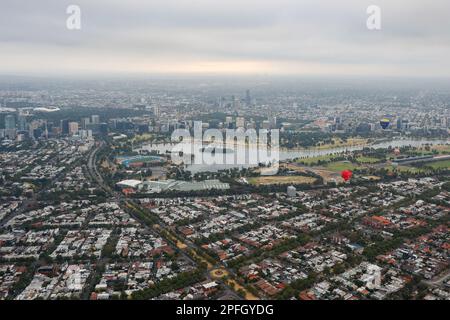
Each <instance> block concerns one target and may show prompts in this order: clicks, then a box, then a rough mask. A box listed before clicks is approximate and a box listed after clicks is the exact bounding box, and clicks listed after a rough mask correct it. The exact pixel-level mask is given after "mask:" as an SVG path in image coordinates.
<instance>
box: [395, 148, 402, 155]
mask: <svg viewBox="0 0 450 320" xmlns="http://www.w3.org/2000/svg"><path fill="white" fill-rule="evenodd" d="M394 154H395V155H396V156H399V155H400V154H401V151H400V149H399V148H395V149H394Z"/></svg>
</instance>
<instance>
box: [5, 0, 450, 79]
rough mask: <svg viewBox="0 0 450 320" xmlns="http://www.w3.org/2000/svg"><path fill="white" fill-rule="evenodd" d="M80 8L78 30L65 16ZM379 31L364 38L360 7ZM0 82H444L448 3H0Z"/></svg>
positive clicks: (449, 64) (448, 57) (449, 62)
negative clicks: (261, 78) (166, 76)
mask: <svg viewBox="0 0 450 320" xmlns="http://www.w3.org/2000/svg"><path fill="white" fill-rule="evenodd" d="M71 4H76V5H78V6H79V7H80V8H81V13H82V16H81V22H82V28H81V30H76V31H70V30H68V29H67V28H66V19H67V17H68V15H67V14H66V8H67V7H68V6H69V5H71ZM371 4H375V5H378V6H380V7H381V10H382V29H381V30H380V31H370V30H368V29H367V28H366V20H367V17H368V15H367V13H366V9H367V7H368V6H369V5H371ZM0 5H1V7H0V73H2V74H43V75H47V74H84V73H108V72H112V73H121V72H124V73H228V74H241V73H249V74H294V75H363V76H407V77H409V76H412V77H421V76H426V77H433V76H436V77H450V1H449V0H368V1H367V0H339V1H337V0H270V1H269V0H73V1H65V0H32V1H31V0H0Z"/></svg>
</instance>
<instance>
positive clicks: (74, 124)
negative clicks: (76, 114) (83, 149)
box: [69, 122, 78, 135]
mask: <svg viewBox="0 0 450 320" xmlns="http://www.w3.org/2000/svg"><path fill="white" fill-rule="evenodd" d="M77 132H78V122H69V134H70V135H74V134H76V133H77Z"/></svg>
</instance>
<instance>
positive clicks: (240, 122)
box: [236, 117, 245, 128]
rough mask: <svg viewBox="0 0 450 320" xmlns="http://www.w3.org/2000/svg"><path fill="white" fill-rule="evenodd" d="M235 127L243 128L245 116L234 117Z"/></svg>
mask: <svg viewBox="0 0 450 320" xmlns="http://www.w3.org/2000/svg"><path fill="white" fill-rule="evenodd" d="M236 128H245V118H244V117H237V118H236Z"/></svg>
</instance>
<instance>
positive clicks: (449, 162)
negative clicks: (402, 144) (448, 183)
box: [427, 160, 450, 169]
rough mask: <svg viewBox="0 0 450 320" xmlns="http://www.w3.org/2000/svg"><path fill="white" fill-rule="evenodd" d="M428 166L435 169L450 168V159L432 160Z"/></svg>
mask: <svg viewBox="0 0 450 320" xmlns="http://www.w3.org/2000/svg"><path fill="white" fill-rule="evenodd" d="M427 167H429V168H433V169H450V160H444V161H437V162H432V163H430V164H428V165H427Z"/></svg>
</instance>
